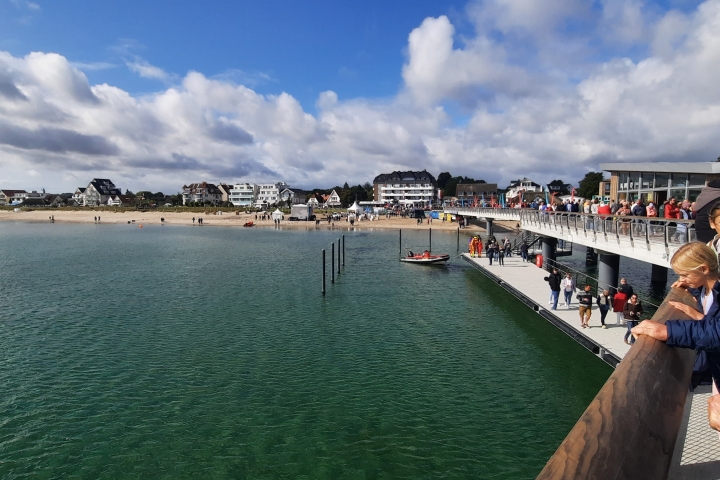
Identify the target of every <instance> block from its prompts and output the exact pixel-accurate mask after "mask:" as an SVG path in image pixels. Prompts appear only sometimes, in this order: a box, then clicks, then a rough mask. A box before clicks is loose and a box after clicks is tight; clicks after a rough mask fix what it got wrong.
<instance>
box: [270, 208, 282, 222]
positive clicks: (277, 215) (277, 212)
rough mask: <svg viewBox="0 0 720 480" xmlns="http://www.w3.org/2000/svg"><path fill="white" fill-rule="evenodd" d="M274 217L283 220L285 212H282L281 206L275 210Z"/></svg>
mask: <svg viewBox="0 0 720 480" xmlns="http://www.w3.org/2000/svg"><path fill="white" fill-rule="evenodd" d="M272 218H273V220H282V218H283V212H281V211H280V209H279V208H276V209H275V211H274V212H273V213H272Z"/></svg>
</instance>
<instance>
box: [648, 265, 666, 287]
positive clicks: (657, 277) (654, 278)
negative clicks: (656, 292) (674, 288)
mask: <svg viewBox="0 0 720 480" xmlns="http://www.w3.org/2000/svg"><path fill="white" fill-rule="evenodd" d="M667 279H668V269H667V267H661V266H660V265H655V264H654V263H653V266H652V272H651V274H650V281H651V282H652V283H667Z"/></svg>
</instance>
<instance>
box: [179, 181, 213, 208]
mask: <svg viewBox="0 0 720 480" xmlns="http://www.w3.org/2000/svg"><path fill="white" fill-rule="evenodd" d="M182 196H183V205H187V204H188V203H190V202H200V203H205V202H210V203H212V204H213V205H217V204H218V203H220V202H222V192H221V191H220V189H219V188H218V187H217V185H215V184H214V183H207V182H202V183H191V184H190V185H183V189H182Z"/></svg>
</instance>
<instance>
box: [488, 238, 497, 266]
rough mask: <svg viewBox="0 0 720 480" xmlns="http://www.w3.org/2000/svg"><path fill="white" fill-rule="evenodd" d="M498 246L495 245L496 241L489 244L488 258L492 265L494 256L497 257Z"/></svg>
mask: <svg viewBox="0 0 720 480" xmlns="http://www.w3.org/2000/svg"><path fill="white" fill-rule="evenodd" d="M496 248H497V247H496V246H495V243H493V242H491V243H490V244H489V245H488V251H487V256H488V260H489V261H490V265H492V261H493V258H495V249H496Z"/></svg>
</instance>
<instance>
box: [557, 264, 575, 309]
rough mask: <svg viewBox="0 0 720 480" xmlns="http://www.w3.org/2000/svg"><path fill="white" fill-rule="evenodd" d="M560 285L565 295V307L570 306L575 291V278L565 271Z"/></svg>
mask: <svg viewBox="0 0 720 480" xmlns="http://www.w3.org/2000/svg"><path fill="white" fill-rule="evenodd" d="M560 287H562V292H563V295H564V296H565V308H570V304H571V303H572V296H573V293H575V288H576V287H575V279H574V278H572V273H570V272H567V273H566V274H565V278H563V280H562V284H561V285H560Z"/></svg>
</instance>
